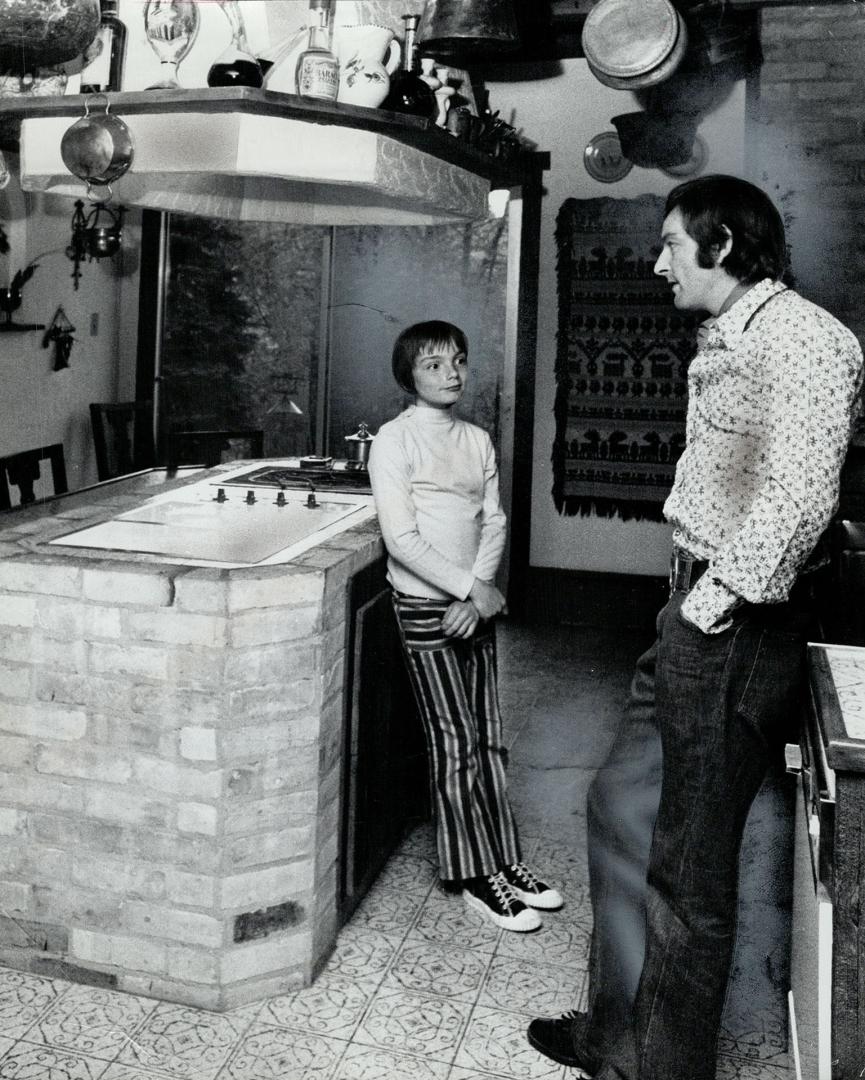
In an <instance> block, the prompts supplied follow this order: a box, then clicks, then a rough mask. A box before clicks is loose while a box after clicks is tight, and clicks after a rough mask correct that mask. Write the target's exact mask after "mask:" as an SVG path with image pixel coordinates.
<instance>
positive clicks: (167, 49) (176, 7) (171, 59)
mask: <svg viewBox="0 0 865 1080" xmlns="http://www.w3.org/2000/svg"><path fill="white" fill-rule="evenodd" d="M198 18H199V17H198V7H197V5H196V3H195V0H147V6H146V7H145V9H144V31H145V34H146V36H147V41H148V43H149V44H150V47H151V49H153V51H154V52H155V53H156V55H157V56H158V57H159V60H160V63H162V64H164V65H167V66H168V72H167V74H166V76H165V78H164V79H162V80H160V81H159V82H156V83H153V84H152V85H151V86H148V87H147V89H148V90H178V89H180V83H179V82H178V80H177V68H178V65H179V64H180V61H181V60H182V59H183V58H184V56H186V54H187V53H188V52H189V50H190V49H191V48H192V43H193V41H194V40H195V35H196V33H197V32H198Z"/></svg>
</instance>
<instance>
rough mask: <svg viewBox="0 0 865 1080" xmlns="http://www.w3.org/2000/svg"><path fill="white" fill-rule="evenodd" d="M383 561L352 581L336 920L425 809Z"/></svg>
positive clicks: (413, 718)
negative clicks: (341, 830) (338, 905)
mask: <svg viewBox="0 0 865 1080" xmlns="http://www.w3.org/2000/svg"><path fill="white" fill-rule="evenodd" d="M390 597H391V590H390V586H389V585H388V584H387V581H386V579H385V560H384V559H383V558H382V559H379V560H378V561H377V562H375V563H373V564H372V565H371V566H369V567H367V568H366V569H364V570H362V571H360V573H358V574H356V575H355V577H354V578H353V579H352V583H351V586H350V590H349V631H348V636H349V640H348V643H347V649H346V684H345V702H346V717H345V720H346V733H345V755H344V761H345V773H344V782H343V796H344V799H343V836H342V843H341V851H342V865H341V872H340V919H341V921H342V922H345V921H346V920H347V919H348V918H349V917H350V916H351V913H352V912H353V911H354V909H355V908H356V907H357V905H358V904H359V903H360V901H361V900H362V899H363V897H364V895H365V894H366V892H367V891H368V889H369V887H370V886H371V885H372V883H373V881H374V880H375V878H376V876H377V875H378V873H379V871H380V870H381V869H382V867H383V866H384V864H385V862H386V861H387V859H388V858H389V856H390V855H391V853H392V852H393V850H394V848H395V847H396V846H397V844H398V843H399V841H400V840H401V839H402V837H403V835H404V834H405V832H406V830H407V829H408V828H409V827H410V826H411V825H412V824H413V823H416V822H419V821H421V820H423V819H424V818H425V817H426V816H427V815H428V812H429V798H428V779H427V776H428V773H427V759H426V748H425V745H424V737H423V730H422V727H421V723H420V719H419V717H418V715H417V710H416V706H415V702H414V695H413V694H412V690H411V686H410V684H409V681H408V676H407V675H406V672H405V667H404V665H403V659H402V654H401V651H400V643H399V637H398V632H397V628H396V618H395V616H394V612H393V607H392V605H391V599H390Z"/></svg>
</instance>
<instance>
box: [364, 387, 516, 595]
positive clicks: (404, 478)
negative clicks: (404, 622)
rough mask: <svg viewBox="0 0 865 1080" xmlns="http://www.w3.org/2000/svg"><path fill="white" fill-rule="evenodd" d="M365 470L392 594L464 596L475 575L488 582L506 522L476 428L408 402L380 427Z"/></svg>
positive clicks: (483, 438) (494, 472) (487, 451)
mask: <svg viewBox="0 0 865 1080" xmlns="http://www.w3.org/2000/svg"><path fill="white" fill-rule="evenodd" d="M369 475H370V480H371V482H372V493H373V495H374V496H375V505H376V510H377V511H378V519H379V524H380V526H381V531H382V536H383V537H384V542H385V545H386V547H387V550H388V580H389V581H390V583H391V585H392V586H393V587H394V589H396V590H397V592H401V593H406V594H407V595H409V596H424V597H429V598H432V599H445V600H452V599H454V598H456V599H458V600H465V598H466V597H467V596H468V595H469V593H470V591H471V588H472V586H473V585H474V581H475V578H480V579H481V581H492V580H493V578H494V577H495V575H496V571H497V570H498V566H499V562H500V560H501V557H502V552H503V551H504V546H505V526H506V519H505V513H504V511H503V510H502V506H501V503H500V501H499V477H498V469H497V467H496V459H495V451H494V450H493V444H492V441H491V439H490V437H489V435H488V434H487V433H486V431H484V430H483V428H479V427H477V426H476V425H474V424H469V423H468V422H467V421H465V420H460V419H458V418H457V417H455V416H452V415H451V412H450V410H447V409H428V408H423V407H422V408H418V407H417V406H415V405H412V406H411V407H410V408H408V409H406V410H405V412H402V413H400V414H399V416H397V417H396V418H395V419H394V420H391V421H389V422H388V423H386V424H383V425H382V426H381V428H379V431H378V434H377V435H376V437H375V440H374V441H373V444H372V447H371V449H370V456H369Z"/></svg>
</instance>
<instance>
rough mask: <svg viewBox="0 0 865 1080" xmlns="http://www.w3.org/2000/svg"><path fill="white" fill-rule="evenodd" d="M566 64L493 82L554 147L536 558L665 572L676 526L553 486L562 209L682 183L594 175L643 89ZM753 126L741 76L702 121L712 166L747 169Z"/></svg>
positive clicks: (499, 96) (545, 144) (522, 125)
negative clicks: (589, 505) (631, 89)
mask: <svg viewBox="0 0 865 1080" xmlns="http://www.w3.org/2000/svg"><path fill="white" fill-rule="evenodd" d="M551 66H553V65H551ZM558 66H559V68H560V71H559V73H558V74H556V75H554V76H552V77H550V78H545V79H534V80H532V81H525V82H508V83H505V82H501V83H497V82H489V83H487V86H488V88H489V91H490V107H491V108H492V109H493V110H496V109H498V110H499V112H500V115H501V116H502V118H503V119H505V120H507V121H509V122H510V123H512V124H513V125H514V126H515V127H516V128H518V129H521V130H522V131H523V132H524V134H525V135H526V136H527V137H528V138H531V139H532V140H533V141H534V142H535V143H536V144H537V148H538V149H539V150H549V151H550V152H551V155H552V162H551V168H550V171H549V172H548V173H546V174H545V188H546V193H545V196H544V201H543V214H542V221H541V268H540V295H539V313H538V363H537V380H536V385H535V440H534V473H533V477H532V529H531V563H532V565H533V566H544V567H558V568H562V569H569V570H598V571H609V572H619V573H632V574H663V573H665V572H666V568H667V564H668V562H669V553H670V529H669V526H667V525H665V524H659V523H655V522H639V521H628V522H624V521H621V520H620V519H619V518H612V519H609V518H598V517H595V516H594V515H592V516H591V517H585V518H584V517H563V516H561V515H559V514H558V513H557V511H556V509H555V506H554V505H553V500H552V495H551V494H550V492H551V490H552V486H553V473H552V465H551V463H550V455H551V452H552V446H553V438H554V436H555V420H554V417H553V402H554V398H555V391H556V384H555V377H554V367H555V358H556V325H557V300H556V249H555V240H554V236H555V222H556V215H557V213H558V211H559V208H560V207H561V205H562V203H563V202H564V201H565V199H567V198H571V197H574V198H596V197H600V196H608V197H613V198H627V197H632V196H636V195H642V194H657V195H665V194H666V193H667V192H668V191H669V190H670V188H672V187H673V186H674V184H675V183H677V181H675V180H673V179H671V178H670V177H668V176H666V175H665V174H664V173H662V172H661V171H660V170H657V169H641V168H634V169H632V170H631V172H630V173H629V174H628V176H626V177H625V178H624V180H620V181H619V182H618V183H614V184H603V183H600V182H598V181H596V180H593V179H592V178H591V177H590V176H589V174H588V173H587V172H586V170H585V168H584V167H583V150H584V149H585V146H586V144H587V143H588V142H589V140H590V139H592V138H593V137H594V136H595V135H597V134H599V133H600V132H602V131H610V130H615V129H614V127H613V125H612V124H611V123H610V118H611V117H612V116H616V115H618V114H619V113H625V112H631V111H634V110H636V109H638V108H639V105H638V104H637V103H636V101H635V99H634V95H633V94H630V93H627V92H625V91H621V90H612V89H609V88H608V87H606V86H604V85H603V84H602V83H600V82H598V80H597V79H595V77H594V76H593V75H592V74H591V73H590V72H589V70H588V67H587V66H586V63H585V61H584V60H563V61H561V63H560V65H558ZM744 129H745V92H744V84H743V83H739V84H737V85H736V87H735V88H734V91H733V93H732V94H731V96H730V97H729V98H728V99H727V101H725V102H724V104H723V105H722V106H720V108H718V109H717V110H716V111H715V112H714V113H712V114H711V115H710V116H708V117H706V119H705V120H704V121H703V123H702V125H701V126H700V129H699V130H700V134H701V135H702V136H703V138H704V140H705V141H706V143H707V145H708V147H709V159H708V161H707V162H706V165H705V168H704V171H705V172H730V173H735V174H738V175H743V169H744Z"/></svg>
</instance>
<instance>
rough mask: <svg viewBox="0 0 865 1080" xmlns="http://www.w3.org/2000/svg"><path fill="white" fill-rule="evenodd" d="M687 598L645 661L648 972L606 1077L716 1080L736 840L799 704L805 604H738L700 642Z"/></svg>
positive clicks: (667, 612)
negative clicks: (654, 768)
mask: <svg viewBox="0 0 865 1080" xmlns="http://www.w3.org/2000/svg"><path fill="white" fill-rule="evenodd" d="M683 599H684V597H683V596H681V595H679V596H674V598H673V599H672V600H671V601H670V603H669V604H668V605H667V606H666V607H665V608H664V610H663V611H662V613H661V615H660V617H659V620H658V641H657V643H656V651H655V657H654V661H655V662H654V670H653V675H654V679H653V689H654V705H655V710H654V711H655V717H656V720H657V724H658V728H659V730H660V734H661V743H662V748H663V769H662V772H663V780H662V787H661V800H660V806H659V808H658V814H657V820H656V823H655V830H654V834H653V838H652V846H651V855H650V859H649V870H648V880H647V893H646V895H647V908H646V911H647V924H646V925H647V939H646V955H645V962H644V965H643V972H642V977H641V979H640V984H639V989H638V992H637V998H636V1002H635V1006H634V1023H633V1028H632V1032H631V1033H630V1035H629V1033H627V1032H626V1033H625V1037H624V1038H622V1039H621V1040H620V1041H619V1043H618V1045H617V1046H616V1047H615V1049H612V1050H609V1052H608V1053H607V1055H606V1057H605V1060H606V1064H605V1067H604V1069H603V1070H602V1071H601V1073H600V1074H599V1077H602V1078H604V1080H611V1078H612V1077H627V1078H628V1080H636V1078H637V1077H639V1078H640V1080H714V1076H715V1061H716V1053H717V1039H718V1029H719V1026H720V1021H721V1014H722V1011H723V1006H724V998H725V994H726V988H727V980H728V976H729V970H730V963H731V960H732V954H733V946H734V943H735V920H736V901H737V877H738V863H739V847H740V844H741V840H742V833H743V831H744V827H745V821H746V818H747V816H748V811H749V809H750V807H751V803H752V802H753V800H754V797H755V796H756V794H757V791H758V789H759V787H760V784H761V783H762V780H763V777H764V776H765V773H766V770H767V767H768V765H769V762H770V759H771V758H772V757H773V756H774V755H775V754H776V753H777V752H778V750H779V747H780V745H781V744H782V743H783V741H784V739H785V738H786V737H788V736H789V735H790V734H791V730H793V731H794V730H796V724H797V721H798V718H799V716H800V714H801V708H802V702H803V700H804V690H805V642H806V641H807V639H808V637H809V635H810V634H811V632H812V629H813V623H812V618H811V614H810V607H809V605H808V604H804V605H801V606H800V605H799V603H797V602H795V601H791V602H788V603H784V604H772V605H768V604H767V605H746V606H744V607H743V608H741V609H740V610H739V611H738V612H737V613H736V615H735V617H734V623H733V625H732V626H731V627H730V628H729V629H727V630H725V631H723V632H721V633H720V634H703V633H702V632H701V631H700V630H698V629H697V628H696V627H694V626H692V625H691V624H689V623H687V622H686V621H685V620H684V619H682V617H681V615H680V608H681V603H682V600H683ZM631 1036H632V1037H631ZM605 1049H608V1048H605Z"/></svg>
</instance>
